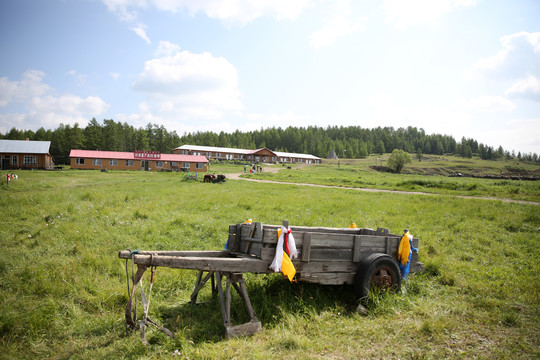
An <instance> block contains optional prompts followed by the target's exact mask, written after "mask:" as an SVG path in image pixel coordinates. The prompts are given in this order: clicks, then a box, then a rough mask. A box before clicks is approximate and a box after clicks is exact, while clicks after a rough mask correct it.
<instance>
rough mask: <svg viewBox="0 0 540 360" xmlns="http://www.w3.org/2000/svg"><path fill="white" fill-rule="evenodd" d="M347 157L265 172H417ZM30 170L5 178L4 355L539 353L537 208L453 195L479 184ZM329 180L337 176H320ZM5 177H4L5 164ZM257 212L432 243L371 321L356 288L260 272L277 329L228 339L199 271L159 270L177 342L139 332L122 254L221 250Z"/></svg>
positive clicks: (354, 175)
mask: <svg viewBox="0 0 540 360" xmlns="http://www.w3.org/2000/svg"><path fill="white" fill-rule="evenodd" d="M340 165H341V166H340V167H339V168H337V167H336V166H332V164H322V165H320V166H309V167H304V168H301V169H298V168H293V169H291V170H287V169H283V170H281V171H280V172H279V173H277V174H271V173H269V172H264V173H262V174H257V175H254V177H261V178H264V177H268V178H271V179H279V180H283V181H297V182H318V181H324V183H328V184H332V185H340V186H359V187H374V188H377V187H380V188H396V187H397V188H399V187H400V186H399V185H398V184H401V183H404V182H407V181H408V180H410V179H412V178H413V179H416V176H419V175H411V174H403V175H392V174H377V173H373V174H371V173H369V171H367V170H365V169H362V168H361V169H357V167H355V166H354V165H353V164H346V163H342V164H340ZM235 169H238V170H239V171H238V172H240V171H241V169H242V167H241V166H238V167H236V168H235V167H234V166H233V165H225V166H223V167H220V166H219V165H217V166H214V167H213V168H212V171H216V172H233V171H234V170H235ZM16 173H17V174H18V175H19V179H18V180H16V181H13V182H11V183H10V184H9V186H8V185H6V183H5V182H4V183H2V184H0V211H1V213H0V214H1V218H2V226H1V227H0V235H1V237H0V238H1V241H0V279H1V280H0V307H1V308H2V311H1V312H0V349H2V351H1V352H0V358H2V359H36V358H53V359H66V358H73V359H87V358H96V359H98V358H99V359H102V358H126V359H139V358H141V359H161V358H181V359H230V358H236V359H268V358H276V359H281V358H287V359H305V358H312V359H327V358H331V359H364V358H365V359H371V358H388V359H396V358H400V359H440V358H452V359H471V358H473V359H474V358H478V359H505V358H506V359H537V358H539V357H540V305H539V304H540V298H539V290H540V277H539V274H540V263H539V261H538V259H539V258H540V250H539V248H538V244H539V243H540V208H539V206H538V205H535V204H520V203H507V202H502V201H498V200H482V199H463V198H456V197H455V196H448V195H456V194H462V193H464V194H467V195H470V194H471V192H470V191H468V190H463V189H457V190H456V189H446V188H444V187H429V191H433V192H440V193H443V194H445V195H446V196H425V195H409V194H394V193H368V192H358V191H355V190H351V189H347V188H314V187H304V186H297V185H287V184H273V183H271V184H268V183H254V182H248V181H239V180H237V181H227V182H226V183H223V184H205V183H202V182H200V181H193V180H192V181H184V180H183V179H182V174H180V173H157V172H139V171H131V172H129V171H109V172H107V173H101V172H99V171H76V170H65V171H58V172H45V171H19V172H16ZM322 174H327V175H328V176H325V177H324V179H323V180H321V176H322ZM0 175H1V176H2V177H1V178H2V179H5V172H4V173H0ZM290 175H293V176H291V177H290ZM418 179H424V180H426V181H435V182H439V181H446V180H445V178H443V177H418ZM446 179H448V178H446ZM348 180H350V181H351V182H350V183H348V184H347V182H348ZM356 181H364V182H365V184H360V183H359V184H355V183H354V182H356ZM448 181H451V182H456V183H457V184H461V181H467V182H468V181H471V182H472V183H473V184H477V185H476V186H477V189H476V190H475V191H477V192H478V195H480V196H496V195H498V194H499V193H498V192H497V191H498V190H497V189H499V190H501V191H500V196H501V197H508V198H514V199H526V200H538V199H539V198H540V191H539V188H538V185H536V184H535V183H534V182H521V181H516V182H515V183H510V184H504V185H502V184H501V185H491V184H486V183H487V180H481V179H462V178H459V179H457V178H451V180H450V179H448ZM490 181H491V182H494V183H497V182H498V181H497V180H490ZM371 183H373V184H371ZM415 186H420V185H415ZM507 187H508V190H505V189H506V188H507ZM516 187H517V190H512V189H515V188H516ZM399 189H400V190H406V188H405V189H404V188H399ZM416 190H419V189H416ZM421 191H426V187H425V186H422V189H421ZM474 194H476V193H474ZM247 218H251V219H253V220H254V221H261V222H263V223H267V224H280V223H281V221H282V220H284V219H287V220H289V222H290V224H291V225H293V226H294V225H305V226H329V227H347V226H348V225H349V224H350V223H351V222H355V223H356V224H357V225H358V226H359V227H368V228H376V227H379V226H380V227H386V228H389V229H390V230H391V231H392V232H394V233H397V232H400V231H401V230H402V229H404V228H409V229H411V233H412V234H413V235H414V236H417V237H419V238H420V240H421V242H420V247H419V249H420V261H422V262H424V263H425V266H426V270H425V272H424V273H422V274H417V275H411V277H410V279H409V281H408V282H407V283H406V284H405V285H404V287H403V292H402V293H399V294H394V295H388V294H378V295H377V294H374V295H373V296H371V297H370V298H369V300H368V301H367V308H368V315H367V316H363V315H360V314H358V313H357V312H356V311H355V309H356V307H357V305H358V302H357V300H356V299H355V298H354V296H353V291H352V288H351V287H348V286H339V287H334V286H322V285H314V284H305V283H289V282H288V281H287V280H284V279H283V277H282V276H280V275H279V274H275V275H274V274H273V275H253V274H249V275H247V277H246V278H247V280H246V283H247V287H248V292H249V295H250V298H251V302H252V304H253V307H254V309H255V311H256V312H257V315H258V317H259V319H260V320H261V322H262V324H263V332H261V333H259V334H256V335H254V336H252V337H246V338H239V339H232V340H227V339H224V337H223V327H222V320H221V313H220V309H219V300H218V299H217V298H213V297H212V295H211V293H210V291H209V289H208V288H206V289H204V290H203V291H202V292H201V294H200V295H199V301H202V302H206V303H205V304H203V305H200V306H190V305H189V304H188V301H189V295H190V294H191V290H192V287H193V284H194V282H195V278H196V272H195V271H189V270H175V269H167V268H159V269H158V270H157V273H156V282H155V284H154V287H153V292H152V301H151V308H150V317H151V318H153V319H156V320H157V321H158V322H159V323H161V324H163V325H164V326H166V327H167V328H169V329H170V330H172V331H173V332H174V333H175V338H174V339H169V338H167V337H165V336H164V335H162V334H161V333H158V332H155V331H150V332H149V333H148V334H147V339H148V340H149V342H150V343H151V346H145V345H143V344H142V342H141V340H140V337H139V334H138V333H135V334H127V333H126V330H125V327H124V309H125V304H126V302H127V299H128V296H127V285H126V268H125V266H126V264H125V262H124V261H122V260H120V259H118V256H117V254H118V251H120V250H124V249H128V248H129V249H137V248H138V249H141V250H218V249H222V248H223V246H224V244H225V241H226V239H227V232H228V225H229V224H234V223H238V222H242V221H244V220H245V219H247ZM146 285H148V281H147V282H146ZM234 308H238V309H239V310H238V311H233V319H236V323H240V322H244V321H246V320H247V319H246V316H247V315H246V314H245V313H244V309H243V307H242V305H241V301H240V299H239V298H238V296H237V295H236V294H234V297H233V309H234ZM175 354H176V355H175Z"/></svg>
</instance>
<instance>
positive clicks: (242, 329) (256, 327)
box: [225, 321, 262, 339]
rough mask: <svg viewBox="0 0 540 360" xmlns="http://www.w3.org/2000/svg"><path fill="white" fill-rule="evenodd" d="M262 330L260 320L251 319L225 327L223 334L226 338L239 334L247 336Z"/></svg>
mask: <svg viewBox="0 0 540 360" xmlns="http://www.w3.org/2000/svg"><path fill="white" fill-rule="evenodd" d="M261 331H262V325H261V322H260V321H251V322H248V323H245V324H241V325H236V326H228V327H225V336H226V337H227V338H228V339H231V338H236V337H240V336H249V335H253V334H256V333H258V332H261Z"/></svg>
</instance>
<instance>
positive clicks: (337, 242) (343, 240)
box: [311, 233, 354, 249]
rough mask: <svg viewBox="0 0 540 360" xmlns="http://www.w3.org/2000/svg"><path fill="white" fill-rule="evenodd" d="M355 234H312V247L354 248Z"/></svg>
mask: <svg viewBox="0 0 540 360" xmlns="http://www.w3.org/2000/svg"><path fill="white" fill-rule="evenodd" d="M353 239H354V235H349V234H331V233H328V234H323V233H312V234H311V247H312V248H314V249H315V248H317V249H352V247H353Z"/></svg>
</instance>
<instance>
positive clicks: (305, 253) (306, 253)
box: [300, 232, 311, 262]
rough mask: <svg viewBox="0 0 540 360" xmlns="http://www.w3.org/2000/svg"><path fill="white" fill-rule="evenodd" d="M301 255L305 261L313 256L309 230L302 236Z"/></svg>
mask: <svg viewBox="0 0 540 360" xmlns="http://www.w3.org/2000/svg"><path fill="white" fill-rule="evenodd" d="M300 256H301V260H302V261H304V262H308V261H309V260H310V258H311V233H309V232H305V233H304V236H303V237H302V251H301V253H300Z"/></svg>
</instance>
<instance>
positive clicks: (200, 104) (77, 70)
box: [0, 0, 540, 153]
mask: <svg viewBox="0 0 540 360" xmlns="http://www.w3.org/2000/svg"><path fill="white" fill-rule="evenodd" d="M0 50H1V51H2V54H3V55H2V56H1V57H0V132H3V133H5V132H7V131H8V130H9V129H10V128H12V127H15V128H17V129H30V130H34V131H35V130H37V129H38V128H39V127H45V128H46V129H55V128H57V127H58V125H59V124H60V123H63V124H71V125H73V124H75V123H76V122H77V123H79V125H81V126H86V125H87V123H88V122H89V121H90V120H91V119H92V118H94V117H95V118H97V119H114V120H115V121H120V122H126V123H128V124H130V125H132V126H134V127H136V128H139V127H146V126H147V124H148V123H152V124H158V125H160V126H161V125H163V126H164V127H165V128H166V129H167V130H169V131H176V132H177V133H178V134H183V133H184V132H193V131H215V132H220V131H226V132H233V131H235V130H237V129H238V130H240V131H250V130H257V129H260V128H267V127H283V128H285V127H287V126H290V125H292V126H299V127H300V126H302V127H306V126H309V125H316V126H322V127H326V126H328V125H338V126H339V125H343V126H350V125H352V126H361V127H365V128H374V127H378V126H381V127H384V126H393V127H395V128H399V127H407V126H414V127H418V128H422V129H424V130H425V131H426V133H428V134H430V133H438V134H448V135H452V136H453V137H455V138H456V139H461V138H462V137H463V136H465V137H467V138H475V139H477V140H478V141H480V142H482V143H485V144H487V145H490V146H494V147H498V146H499V145H502V146H503V147H504V148H505V149H507V150H510V151H511V150H515V151H516V152H518V151H521V152H535V153H539V152H540V2H538V1H536V0H529V1H526V0H515V1H506V0H490V1H488V0H409V1H404V0H380V1H371V0H370V1H339V0H338V1H324V0H296V1H295V0H287V1H285V0H258V1H247V0H206V1H201V0H78V1H75V0H49V1H40V0H4V1H1V2H0Z"/></svg>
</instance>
